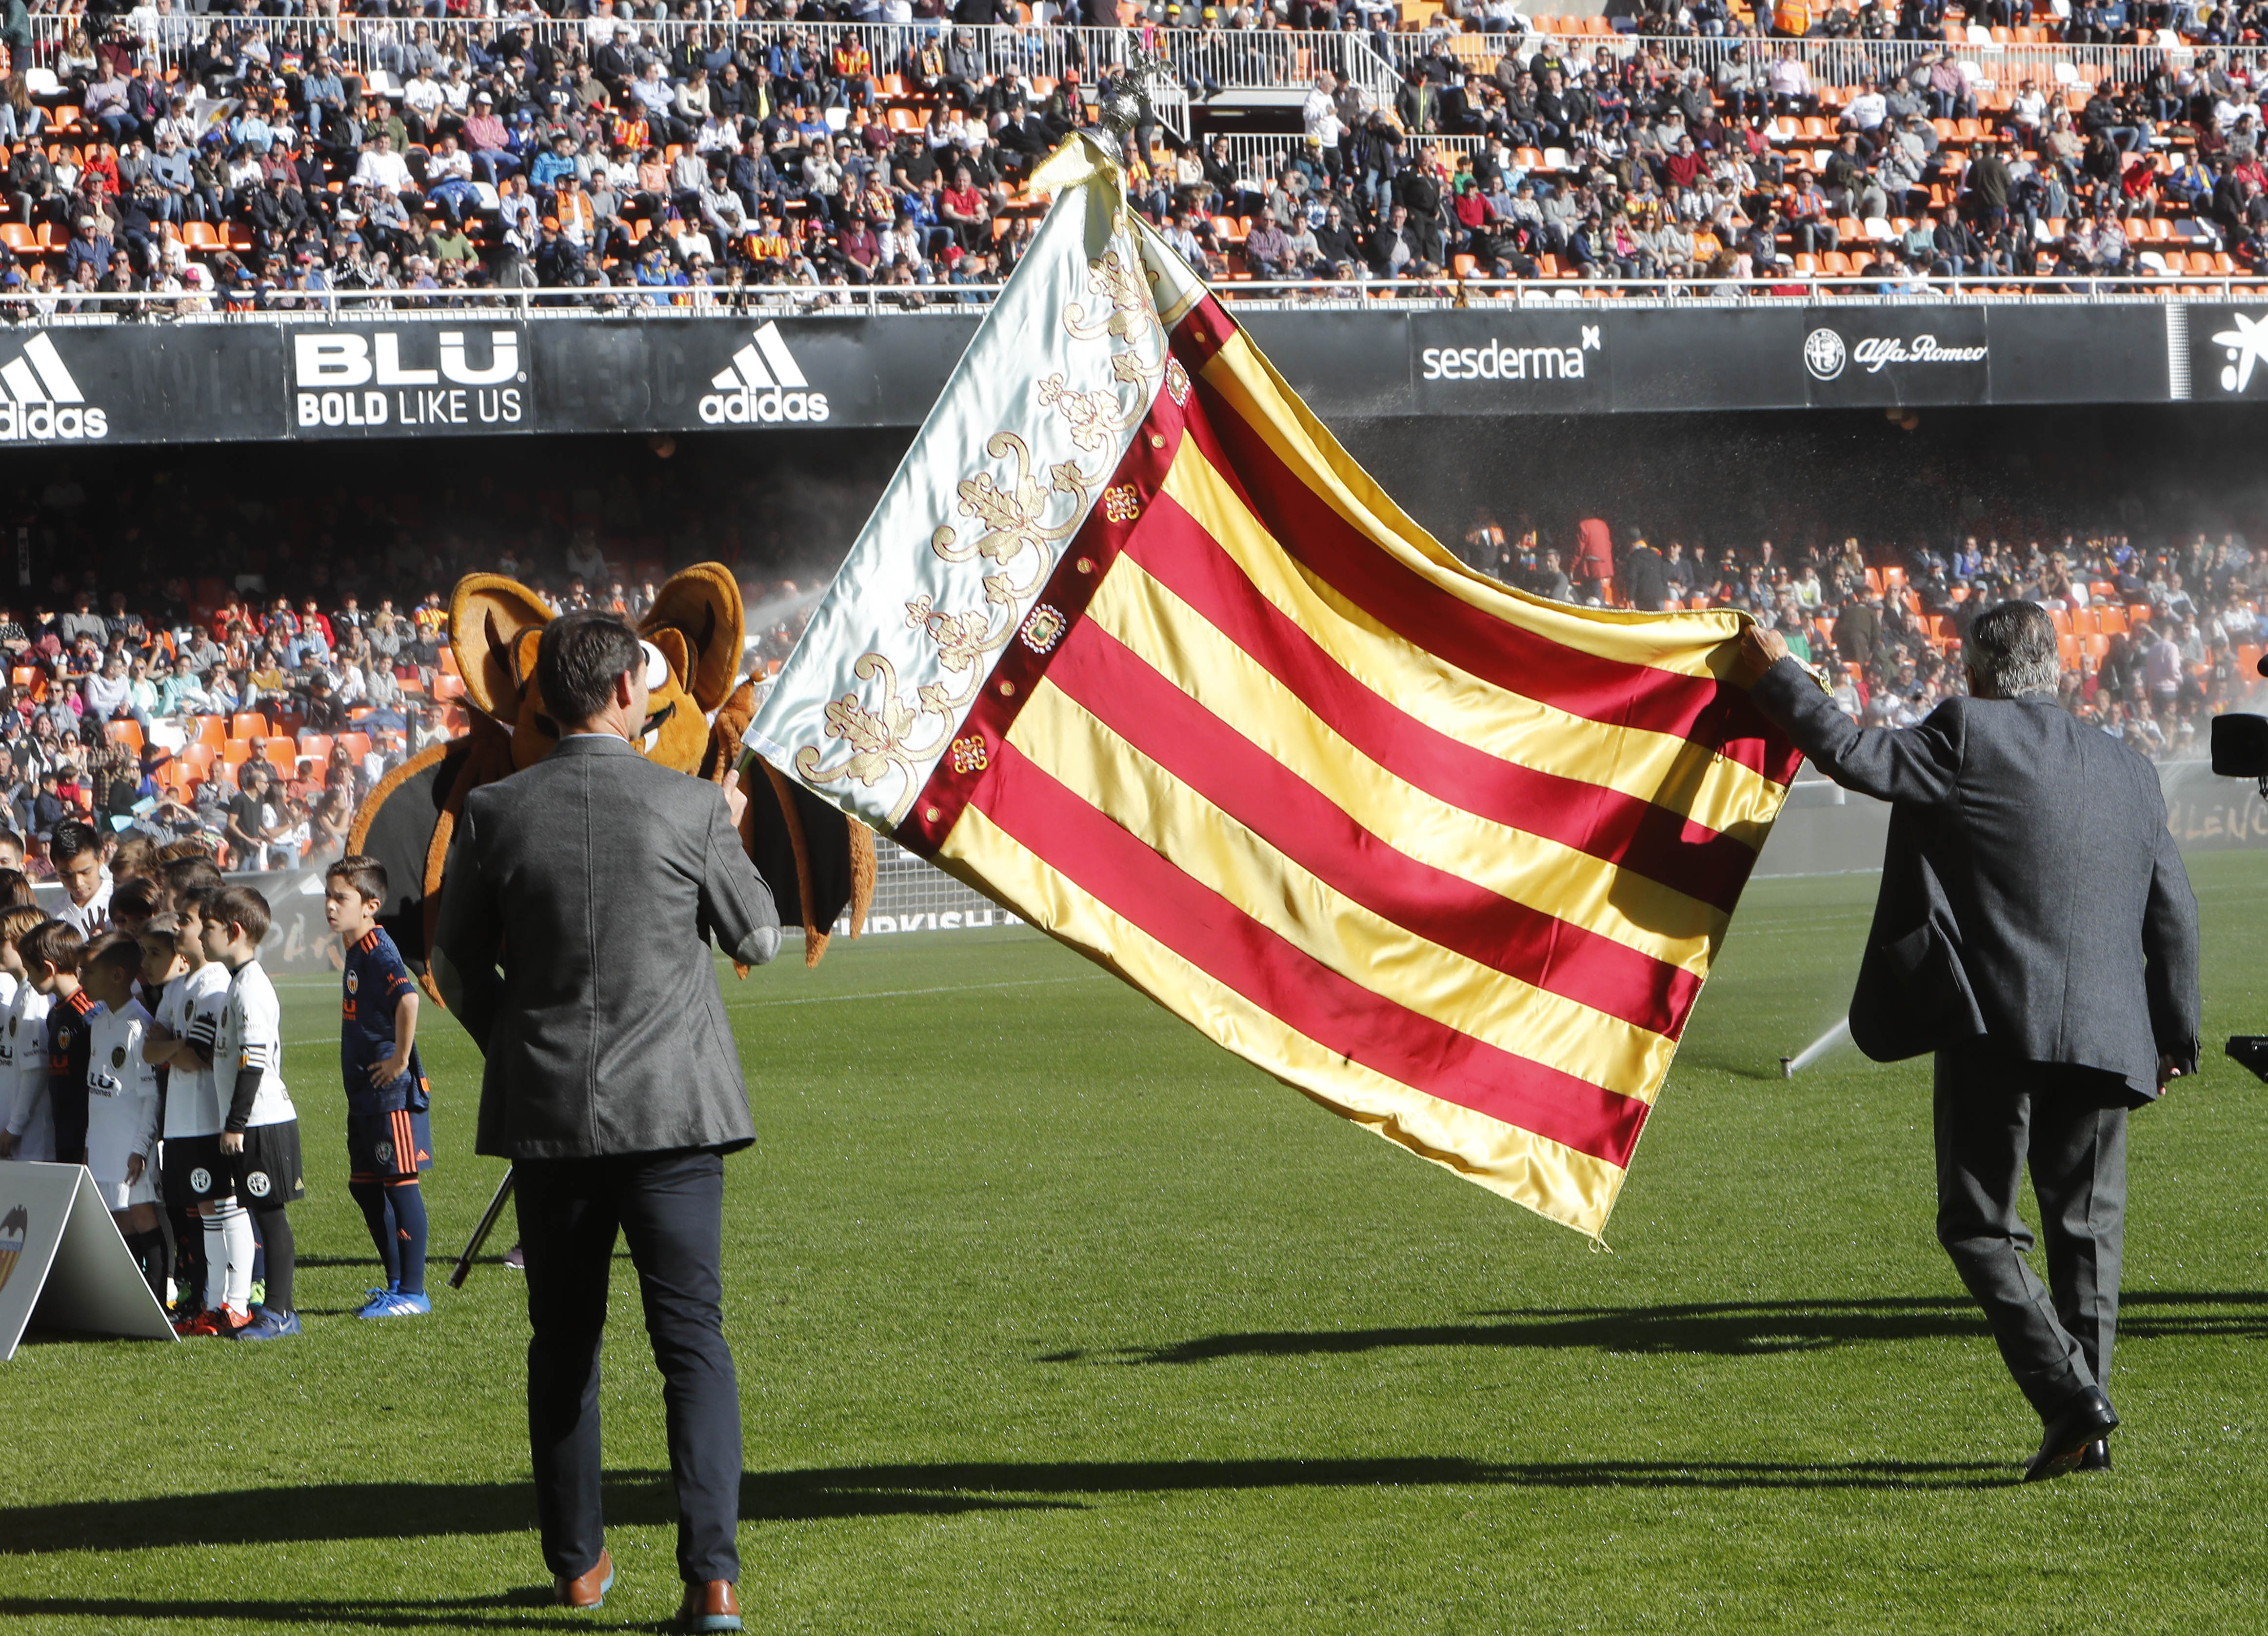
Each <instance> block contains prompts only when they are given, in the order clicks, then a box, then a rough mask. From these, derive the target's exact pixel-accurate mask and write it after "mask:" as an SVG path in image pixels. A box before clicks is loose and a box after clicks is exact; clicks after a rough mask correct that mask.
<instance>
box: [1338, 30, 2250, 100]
mask: <svg viewBox="0 0 2268 1636" xmlns="http://www.w3.org/2000/svg"><path fill="white" fill-rule="evenodd" d="M1434 38H1435V37H1434V36H1431V35H1425V34H1393V35H1382V36H1381V35H1375V34H1373V35H1372V36H1370V39H1371V41H1372V43H1373V45H1381V42H1382V48H1383V49H1385V50H1386V51H1388V53H1390V54H1391V55H1393V56H1394V58H1395V65H1396V67H1397V68H1406V67H1408V66H1409V65H1410V63H1414V62H1416V61H1417V59H1418V56H1419V55H1421V54H1422V53H1423V52H1424V51H1425V49H1426V48H1428V46H1429V45H1430V44H1431V43H1432V41H1433V40H1434ZM1446 43H1447V48H1448V49H1449V52H1450V54H1451V55H1453V56H1454V57H1455V58H1456V59H1457V60H1458V61H1460V62H1462V63H1464V64H1465V65H1466V66H1467V67H1469V68H1470V69H1471V70H1473V71H1474V72H1476V73H1480V74H1488V73H1491V72H1493V71H1494V70H1495V67H1496V64H1497V63H1498V61H1499V59H1500V58H1501V57H1503V56H1504V55H1505V54H1506V52H1507V51H1509V52H1511V53H1512V54H1513V55H1514V56H1515V57H1517V58H1519V59H1520V60H1521V61H1523V62H1525V61H1527V60H1528V58H1530V57H1532V56H1533V55H1535V52H1536V51H1537V50H1539V49H1541V48H1543V47H1545V46H1546V45H1547V44H1548V45H1550V46H1555V47H1557V48H1558V49H1559V52H1560V53H1561V55H1565V56H1567V57H1569V58H1578V57H1580V58H1581V59H1582V60H1584V61H1585V62H1593V61H1595V60H1597V57H1598V54H1600V53H1602V52H1603V53H1605V54H1606V55H1607V57H1608V58H1609V60H1611V61H1615V62H1621V61H1624V60H1626V59H1628V58H1630V57H1631V56H1634V55H1638V53H1640V52H1642V51H1646V50H1649V49H1652V50H1655V51H1659V52H1660V53H1661V55H1662V56H1663V57H1664V58H1665V59H1666V60H1668V62H1670V63H1673V64H1675V63H1678V62H1679V61H1680V60H1681V59H1683V60H1684V61H1687V62H1690V63H1691V65H1692V66H1694V67H1696V68H1699V69H1703V70H1707V71H1708V72H1710V73H1711V74H1712V75H1713V74H1714V73H1715V71H1716V69H1717V66H1718V64H1719V63H1722V62H1724V61H1725V60H1726V59H1727V58H1728V57H1730V56H1731V55H1733V53H1734V51H1735V50H1736V49H1739V48H1742V47H1745V48H1747V51H1748V55H1749V61H1750V63H1752V64H1753V65H1755V66H1756V67H1757V68H1759V69H1761V68H1763V67H1764V66H1765V65H1767V64H1768V63H1771V60H1773V59H1774V58H1777V57H1779V56H1781V55H1785V54H1786V52H1787V51H1788V50H1789V49H1793V52H1794V54H1795V55H1796V57H1797V58H1798V59H1799V60H1800V61H1801V62H1802V63H1803V64H1804V66H1805V68H1806V69H1807V70H1808V71H1809V74H1810V78H1811V85H1812V89H1813V91H1814V92H1819V91H1821V90H1823V89H1828V88H1831V87H1835V86H1838V85H1856V84H1858V83H1859V80H1861V79H1873V80H1874V81H1875V82H1876V83H1877V84H1878V85H1882V84H1887V83H1888V81H1889V79H1890V77H1893V76H1895V75H1897V74H1902V73H1904V72H1906V71H1907V70H1910V69H1911V68H1912V67H1913V66H1914V65H1915V64H1916V63H1918V62H1919V61H1920V60H1921V58H1922V57H1923V56H1925V55H1928V56H1936V55H1940V54H1941V53H1942V52H1944V51H1946V50H1948V49H1950V50H1951V51H1952V52H1953V54H1954V56H1955V62H1956V63H1958V64H1959V65H1960V67H1961V70H1962V76H1963V77H1964V78H1966V79H1968V80H1969V81H1970V84H1971V85H1974V86H1977V87H1980V88H1982V89H1985V90H1987V91H1992V90H2010V91H2013V90H2014V89H2015V88H2016V87H2017V86H2018V85H2021V83H2022V82H2023V81H2024V80H2026V79H2030V80H2033V81H2035V82H2036V84H2037V85H2039V87H2040V89H2041V90H2043V91H2046V90H2048V89H2050V88H2051V87H2054V86H2060V87H2062V88H2063V89H2065V90H2066V91H2070V90H2075V89H2077V88H2079V87H2080V86H2081V85H2091V84H2093V83H2095V82H2096V81H2099V80H2104V79H2109V80H2113V81H2119V82H2132V81H2139V80H2142V79H2146V78H2147V77H2149V75H2150V74H2151V72H2152V71H2153V70H2155V69H2156V68H2157V67H2158V65H2159V64H2160V63H2171V64H2173V65H2174V66H2175V67H2176V68H2180V67H2183V66H2186V65H2188V64H2189V63H2191V62H2192V61H2193V60H2194V58H2195V56H2196V54H2197V53H2198V51H2200V50H2205V49H2207V48H2205V47H2198V46H2191V45H2189V44H2186V43H2176V44H2171V45H2169V44H2164V43H2160V44H2155V45H2147V46H2112V45H2100V46H2098V45H2078V44H2066V43H2060V42H2058V43H2038V44H2029V45H2018V44H2015V43H2013V42H2010V43H2007V44H2001V43H1997V42H1990V41H1988V42H1985V43H1983V44H1978V43H1976V42H1973V41H1962V42H1948V41H1929V40H1922V41H1913V40H1811V39H1806V40H1777V39H1761V38H1757V37H1755V36H1742V35H1718V36H1709V35H1696V36H1685V35H1678V36H1657V35H1643V34H1527V35H1517V34H1453V35H1450V36H1449V37H1448V39H1447V42H1446ZM2211 49H2212V50H2213V51H2214V52H2215V53H2216V54H2217V55H2219V57H2220V60H2221V61H2222V62H2223V63H2229V62H2241V63H2248V64H2253V63H2259V62H2261V61H2263V60H2264V59H2268V47H2261V46H2216V47H2213V48H2211Z"/></svg>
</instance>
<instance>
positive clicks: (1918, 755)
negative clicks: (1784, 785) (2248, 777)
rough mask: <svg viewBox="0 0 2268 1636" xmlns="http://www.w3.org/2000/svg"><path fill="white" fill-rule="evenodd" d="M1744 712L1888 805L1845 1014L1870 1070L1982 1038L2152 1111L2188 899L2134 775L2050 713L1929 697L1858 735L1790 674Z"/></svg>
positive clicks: (2185, 982) (2174, 1028)
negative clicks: (2101, 1080) (1912, 714)
mask: <svg viewBox="0 0 2268 1636" xmlns="http://www.w3.org/2000/svg"><path fill="white" fill-rule="evenodd" d="M1756 703H1757V704H1758V705H1759V706H1761V707H1762V708H1763V710H1764V713H1765V714H1766V715H1768V716H1770V717H1771V719H1773V720H1774V721H1776V722H1778V724H1779V726H1781V727H1782V728H1784V729H1785V730H1786V733H1787V735H1788V736H1789V737H1790V738H1791V739H1793V741H1795V743H1796V745H1797V746H1798V747H1799V748H1800V749H1801V750H1802V751H1803V753H1804V754H1805V755H1808V756H1809V757H1810V758H1811V760H1812V761H1813V763H1815V764H1816V765H1817V767H1818V768H1819V770H1821V771H1822V772H1823V773H1825V774H1826V775H1827V776H1828V777H1830V778H1832V779H1834V780H1835V782H1836V783H1837V784H1839V785H1844V786H1845V787H1846V788H1849V789H1853V790H1858V791H1860V792H1864V793H1866V794H1867V795H1872V796H1875V797H1878V798H1879V799H1881V800H1886V801H1889V802H1891V803H1893V804H1894V806H1895V810H1894V812H1893V813H1892V814H1891V818H1890V835H1889V847H1888V850H1887V851H1886V853H1885V855H1884V857H1883V859H1882V885H1881V894H1880V895H1879V896H1878V898H1877V899H1876V902H1875V905H1874V926H1873V929H1872V930H1871V931H1869V932H1868V933H1867V954H1866V958H1865V961H1864V962H1863V963H1862V964H1861V966H1860V968H1859V986H1858V990H1857V992H1856V993H1854V994H1853V995H1852V1000H1851V1037H1852V1040H1853V1041H1855V1042H1856V1043H1857V1044H1858V1045H1859V1049H1860V1050H1863V1051H1865V1052H1866V1053H1867V1055H1868V1056H1869V1057H1872V1058H1874V1059H1875V1060H1876V1061H1878V1062H1889V1061H1895V1060H1896V1059H1897V1058H1903V1057H1911V1056H1917V1055H1918V1054H1919V1053H1921V1052H1923V1051H1926V1050H1939V1049H1941V1048H1942V1047H1945V1046H1948V1045H1953V1044H1958V1043H1961V1042H1962V1041H1964V1040H1971V1039H1975V1038H1977V1036H1978V1035H1983V1036H1984V1038H1985V1041H1987V1042H1988V1043H1990V1045H1991V1046H1992V1047H1993V1048H1994V1049H1997V1050H2001V1051H2004V1052H2006V1053H2007V1054H2008V1055H2010V1056H2014V1057H2016V1058H2021V1059H2023V1060H2025V1061H2029V1062H2048V1063H2066V1064H2071V1065H2077V1066H2082V1067H2088V1068H2095V1069H2100V1070H2103V1071H2106V1072H2110V1073H2113V1074H2116V1075H2117V1076H2119V1077H2120V1078H2122V1079H2124V1080H2125V1081H2126V1085H2127V1087H2128V1089H2129V1091H2130V1092H2131V1093H2132V1095H2133V1097H2134V1098H2135V1099H2137V1100H2139V1099H2144V1098H2147V1097H2151V1096H2154V1095H2156V1094H2157V1093H2158V1089H2159V1087H2158V1078H2157V1064H2158V1058H2160V1057H2161V1056H2168V1057H2171V1058H2175V1059H2176V1062H2177V1063H2178V1064H2179V1065H2180V1066H2181V1068H2182V1070H2183V1072H2195V1071H2196V1068H2197V1056H2198V937H2197V900H2196V898H2195V897H2194V896H2192V895H2191V892H2190V881H2189V874H2188V873H2187V872H2186V871H2185V870H2183V867H2182V859H2181V854H2180V853H2179V852H2178V851H2176V850H2175V846H2174V840H2173V836H2171V835H2170V834H2169V833H2168V832H2167V829H2166V802H2165V797H2164V795H2163V793H2162V792H2161V790H2160V788H2159V785H2158V775H2157V771H2156V770H2155V769H2154V768H2153V767H2152V766H2151V765H2150V763H2148V762H2147V761H2146V760H2144V759H2143V758H2142V757H2141V756H2140V755H2136V754H2135V753H2134V752H2133V751H2132V749H2129V748H2127V747H2126V746H2124V744H2121V743H2120V742H2118V741H2117V740H2116V739H2113V738H2111V737H2110V735H2109V734H2107V733H2102V732H2100V731H2098V730H2097V729H2095V728H2094V727H2090V726H2087V725H2086V724H2085V723H2084V722H2081V721H2080V720H2078V719H2076V718H2074V717H2073V715H2072V714H2071V713H2070V712H2069V711H2066V710H2065V709H2063V708H2062V707H2061V706H2060V705H2058V704H2057V703H2056V702H2055V701H2054V700H2053V699H2051V698H2049V697H2046V696H2029V697H2026V698H2022V699H2015V700H2004V699H1971V698H1955V699H1948V700H1947V701H1946V702H1945V703H1944V704H1940V705H1939V706H1938V707H1937V709H1936V710H1934V711H1931V712H1930V716H1929V719H1927V720H1926V721H1924V722H1922V723H1920V724H1919V725H1918V726H1912V727H1906V728H1902V729H1896V730H1891V729H1886V728H1867V729H1861V728H1860V727H1859V726H1858V725H1857V724H1856V723H1854V722H1852V720H1851V719H1850V718H1849V717H1847V716H1845V714H1844V713H1843V712H1842V711H1840V710H1837V708H1836V707H1835V705H1834V704H1833V703H1832V702H1831V701H1830V699H1829V698H1828V697H1827V696H1826V695H1825V694H1824V693H1823V692H1822V691H1821V690H1820V688H1819V684H1818V683H1817V682H1814V681H1813V680H1812V679H1811V677H1810V676H1809V675H1808V674H1806V672H1805V671H1804V669H1803V667H1801V666H1800V665H1798V664H1797V663H1796V662H1795V661H1794V660H1781V661H1780V662H1779V663H1778V664H1777V665H1775V666H1773V667H1772V668H1771V671H1770V672H1769V673H1768V674H1766V675H1765V676H1764V680H1763V681H1762V682H1758V683H1757V684H1756Z"/></svg>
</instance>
